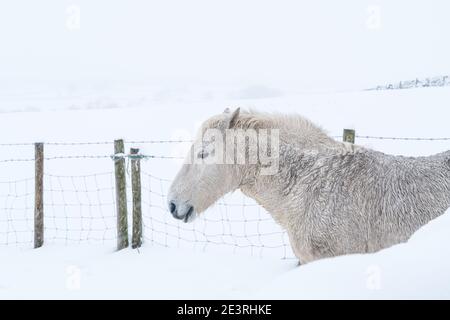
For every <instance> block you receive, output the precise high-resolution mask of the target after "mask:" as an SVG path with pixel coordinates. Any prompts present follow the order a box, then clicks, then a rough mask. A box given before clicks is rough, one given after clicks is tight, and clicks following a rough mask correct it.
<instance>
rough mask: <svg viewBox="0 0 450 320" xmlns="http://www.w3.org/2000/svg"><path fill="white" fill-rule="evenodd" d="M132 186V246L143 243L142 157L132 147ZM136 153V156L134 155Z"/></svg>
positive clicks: (137, 246)
mask: <svg viewBox="0 0 450 320" xmlns="http://www.w3.org/2000/svg"><path fill="white" fill-rule="evenodd" d="M130 155H131V187H132V192H133V238H132V240H131V247H132V248H133V249H136V248H139V247H140V246H141V245H142V205H141V159H140V157H139V149H135V148H131V149H130ZM133 155H135V156H136V157H133Z"/></svg>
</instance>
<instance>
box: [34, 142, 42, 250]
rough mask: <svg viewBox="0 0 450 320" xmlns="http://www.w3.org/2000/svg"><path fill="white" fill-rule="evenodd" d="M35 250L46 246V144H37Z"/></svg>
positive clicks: (35, 151)
mask: <svg viewBox="0 0 450 320" xmlns="http://www.w3.org/2000/svg"><path fill="white" fill-rule="evenodd" d="M34 153H35V154H34V159H35V180H34V181H35V182H34V183H35V187H34V248H35V249H36V248H40V247H42V245H43V244H44V144H43V143H35V145H34Z"/></svg>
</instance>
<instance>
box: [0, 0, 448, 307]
mask: <svg viewBox="0 0 450 320" xmlns="http://www.w3.org/2000/svg"><path fill="white" fill-rule="evenodd" d="M449 9H450V2H448V1H438V0H436V1H432V0H430V1H426V2H425V1H420V0H416V1H415V0H398V1H389V0H377V1H373V0H349V1H346V5H345V6H343V5H342V4H341V3H338V2H337V1H332V0H328V1H326V0H323V1H297V0H296V1H269V0H267V1H265V0H264V1H263V0H246V1H240V0H227V1H220V2H219V1H209V0H190V1H184V0H172V1H128V2H125V1H110V0H96V1H89V0H73V1H60V0H47V1H33V0H21V1H2V3H1V4H0V40H1V43H0V298H60V299H64V298H160V299H162V298H180V299H194V298H274V299H278V298H450V277H449V273H448V270H450V268H449V267H450V251H449V250H447V247H448V243H450V241H449V240H450V239H449V234H450V233H449V232H448V231H449V230H450V216H449V213H447V214H446V215H444V216H442V217H441V218H439V219H437V220H436V221H433V222H432V223H431V224H430V225H429V226H426V227H424V229H423V230H420V231H419V232H418V233H417V234H416V235H415V236H414V237H413V238H412V239H411V241H410V242H409V243H407V244H402V245H399V246H396V247H394V248H390V249H387V250H384V251H382V252H380V253H377V254H373V255H357V256H348V257H339V258H335V259H328V260H324V261H318V262H315V263H311V264H309V265H306V266H302V267H297V265H296V261H295V259H292V258H293V255H292V252H291V250H290V247H289V244H288V243H287V239H286V235H285V234H284V233H283V231H282V230H280V228H279V227H278V226H277V225H276V224H275V223H274V222H273V221H272V219H271V217H270V216H268V215H267V214H266V213H265V212H264V211H263V210H261V208H259V207H258V206H257V205H255V203H254V202H252V201H251V200H249V199H245V198H243V196H242V195H241V194H240V193H239V192H236V193H235V194H233V195H229V196H227V197H225V199H222V200H220V201H219V203H217V204H216V205H215V206H214V207H213V208H211V209H210V210H208V212H206V213H205V214H204V216H203V218H201V219H198V220H197V221H196V222H195V223H194V224H191V225H184V224H182V223H179V222H178V221H175V220H174V219H172V218H171V217H170V215H169V214H168V213H167V209H166V203H165V193H166V192H167V189H168V186H169V184H170V182H171V179H172V178H173V177H174V175H175V174H176V172H177V171H178V169H179V166H180V160H179V159H161V158H158V156H169V157H175V158H177V157H180V156H184V152H185V150H186V147H187V146H188V144H186V143H170V144H168V143H148V140H190V139H192V137H193V136H194V133H195V130H196V128H197V127H198V126H199V124H200V123H201V122H202V121H203V120H204V119H206V118H207V117H209V116H211V115H213V114H216V113H219V112H222V111H223V110H224V109H225V107H231V108H234V107H238V106H239V107H242V108H254V109H257V110H262V111H268V112H271V111H276V112H287V113H299V114H302V115H304V116H306V117H308V118H309V119H311V120H312V121H314V122H315V123H317V124H319V125H321V126H322V127H323V128H324V129H325V130H327V131H328V132H329V133H330V135H332V136H336V137H337V139H340V136H341V135H342V130H343V129H344V128H354V129H356V131H357V134H358V135H360V136H390V137H412V138H415V137H419V138H422V137H430V138H433V137H435V138H440V137H449V136H450V129H449V121H448V120H449V118H450V108H449V104H450V87H442V88H439V87H433V88H417V89H405V90H391V91H364V89H367V88H373V87H375V86H376V85H383V84H389V83H398V82H399V81H404V80H407V79H415V78H419V79H423V78H427V77H433V76H437V75H447V74H450V63H449V61H450V60H449V56H450V45H449V42H448V40H447V39H448V38H449V35H448V33H449V30H450V20H449V19H448V12H449ZM118 138H123V139H125V141H126V148H127V150H128V149H129V148H130V147H139V148H140V150H141V152H142V153H143V154H145V155H151V156H156V158H153V159H149V160H146V161H142V170H143V172H142V176H143V180H142V182H143V183H142V188H143V190H142V191H143V215H144V237H145V243H144V246H143V247H142V248H141V250H139V251H132V250H123V251H121V252H115V251H114V248H115V245H116V243H115V242H116V241H115V240H116V230H115V224H116V217H115V208H114V177H113V174H112V172H113V163H112V161H111V159H110V158H109V156H110V155H111V154H112V152H113V145H112V141H113V140H114V139H118ZM143 140H145V141H147V143H142V141H143ZM41 141H42V142H46V145H45V156H46V158H48V159H47V160H46V161H45V177H44V181H45V199H44V202H45V245H44V247H43V248H41V249H38V250H33V249H32V244H33V243H32V242H33V232H32V230H33V196H34V194H33V188H34V162H33V161H32V160H33V157H34V148H33V145H32V143H34V142H41ZM24 142H25V143H28V144H24V145H14V144H15V143H24ZM51 142H52V143H51ZM55 142H56V143H55ZM57 142H62V143H67V142H74V143H75V144H73V145H67V144H62V145H61V144H57ZM79 142H105V143H100V144H97V143H94V144H77V143H79ZM357 143H358V144H361V145H364V146H367V147H371V148H374V149H377V150H380V151H383V152H386V153H391V154H402V155H409V156H420V155H430V154H435V153H438V152H442V151H447V150H449V149H450V141H448V140H430V141H414V140H411V141H405V140H396V141H395V140H383V139H366V138H362V137H360V138H357ZM9 144H13V145H9ZM73 156H75V158H71V159H69V158H68V157H73ZM60 157H63V159H61V158H60ZM18 160H24V161H18ZM30 160H31V161H30ZM128 179H129V176H128ZM128 198H130V197H128ZM130 206H131V203H130ZM283 258H286V259H283Z"/></svg>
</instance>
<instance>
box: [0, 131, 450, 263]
mask: <svg viewBox="0 0 450 320" xmlns="http://www.w3.org/2000/svg"><path fill="white" fill-rule="evenodd" d="M334 137H335V138H336V139H339V138H342V136H334ZM356 138H359V139H377V140H398V141H450V138H405V137H388V136H386V137H383V136H369V135H367V136H364V135H357V136H356ZM183 143H192V141H190V140H131V141H126V144H127V145H133V146H134V145H143V144H160V145H164V144H183ZM45 145H46V146H47V145H48V146H56V147H59V146H64V147H68V149H70V148H71V147H78V146H79V147H80V148H77V149H76V150H77V153H75V152H72V153H71V154H59V152H56V153H49V155H48V156H47V155H46V156H45V157H44V158H45V161H50V162H49V163H48V164H46V166H45V168H46V169H45V173H44V212H45V215H44V217H45V220H44V231H45V243H46V244H47V243H56V244H66V245H70V244H77V243H102V244H108V245H110V246H112V247H113V246H114V245H115V243H116V242H117V215H116V199H115V197H116V194H115V192H116V190H115V177H114V170H113V169H114V161H113V160H119V159H126V161H127V181H128V185H127V194H128V199H129V200H128V214H129V221H130V230H131V212H132V210H131V208H132V203H131V202H130V199H131V185H130V181H131V180H130V179H131V178H130V173H129V161H130V160H132V159H142V160H149V159H162V160H165V159H184V157H178V156H168V155H165V154H164V152H160V154H156V153H157V152H158V150H157V149H154V150H152V151H153V152H155V154H153V152H152V154H138V155H129V154H118V155H113V154H112V153H113V152H112V150H111V149H112V147H113V141H98V142H96V141H91V142H48V143H45ZM0 146H2V147H12V148H13V147H25V148H24V149H25V150H27V152H26V153H23V152H22V153H21V152H18V153H17V154H20V155H21V156H22V157H18V158H10V159H0V163H2V164H4V165H2V166H0V177H5V176H7V177H8V176H11V175H12V174H15V173H17V172H21V171H20V170H22V166H25V167H27V170H25V173H27V175H28V176H25V177H24V178H22V179H9V180H8V179H6V180H0V246H9V245H16V246H21V247H32V245H33V229H34V225H33V224H34V176H33V173H34V161H35V159H34V157H33V155H34V154H33V152H34V143H0ZM90 146H94V147H95V146H104V147H105V148H106V149H105V148H103V147H100V149H98V150H96V151H97V152H98V154H93V153H90V152H83V151H86V150H88V149H87V148H88V147H90ZM27 148H28V149H27ZM20 149H21V150H22V148H20ZM55 150H60V149H59V148H58V149H55ZM70 150H72V149H70ZM89 150H91V149H89ZM108 150H111V153H110V154H109V153H108V152H107V151H108ZM60 151H61V150H60ZM64 151H67V150H64ZM72 151H73V150H72ZM105 151H106V152H105ZM3 154H4V153H3ZM15 154H16V153H15ZM30 155H31V156H30ZM66 159H67V160H75V161H77V160H88V162H82V163H83V165H80V166H75V167H76V168H75V167H72V166H71V165H72V164H73V163H77V162H73V163H72V162H67V163H66V162H61V163H60V162H59V161H54V162H53V160H66ZM89 161H91V162H89ZM94 162H95V166H94V165H93V164H94ZM15 163H17V165H16V164H15ZM53 163H54V164H55V166H54V167H52V165H53ZM19 165H20V166H21V167H20V169H17V170H12V171H10V170H11V167H12V166H19ZM141 165H142V172H141V179H142V183H141V185H142V211H143V237H144V243H146V244H147V245H154V246H163V247H177V248H183V249H192V250H201V251H206V250H207V251H218V252H232V253H237V254H241V253H242V254H249V255H256V256H261V257H278V258H285V259H289V258H293V257H294V254H293V252H292V249H291V247H290V244H289V240H288V236H287V234H286V232H285V231H284V230H282V229H281V228H280V227H279V226H278V225H277V224H276V223H275V222H274V220H273V219H272V217H271V216H270V215H269V214H268V213H267V212H266V211H265V210H264V209H263V208H261V207H260V206H259V205H257V204H256V203H255V202H254V201H253V200H251V199H249V198H247V197H245V196H244V195H242V194H241V193H239V192H237V193H235V194H233V195H231V196H225V197H224V198H222V199H220V200H219V201H218V202H217V203H216V204H215V205H214V206H213V207H211V208H210V209H208V210H207V212H205V213H203V214H201V215H200V216H199V217H198V219H196V221H195V222H194V223H192V224H184V223H182V222H179V221H178V220H175V219H173V217H172V216H171V215H170V213H169V212H168V209H167V192H168V189H169V186H170V183H171V179H165V178H161V177H159V175H160V172H161V169H162V167H158V166H161V164H160V163H157V162H154V161H142V162H141ZM3 167H4V168H3ZM48 167H50V169H48ZM52 168H58V169H59V170H56V171H53V170H52ZM80 168H81V169H85V171H91V172H88V173H80V172H79V171H80ZM100 168H103V169H101V170H100ZM105 168H106V170H105ZM60 172H64V174H60ZM155 172H156V173H158V174H156V175H155V174H154V173H155ZM25 173H24V174H25ZM28 173H30V174H28ZM66 173H67V174H66Z"/></svg>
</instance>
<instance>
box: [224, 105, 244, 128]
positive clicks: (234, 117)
mask: <svg viewBox="0 0 450 320" xmlns="http://www.w3.org/2000/svg"><path fill="white" fill-rule="evenodd" d="M240 112H241V108H237V109H236V110H234V112H233V113H232V114H231V116H230V117H229V118H228V125H227V127H228V129H230V128H233V127H234V125H235V124H236V121H237V119H238V117H239V113H240Z"/></svg>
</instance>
